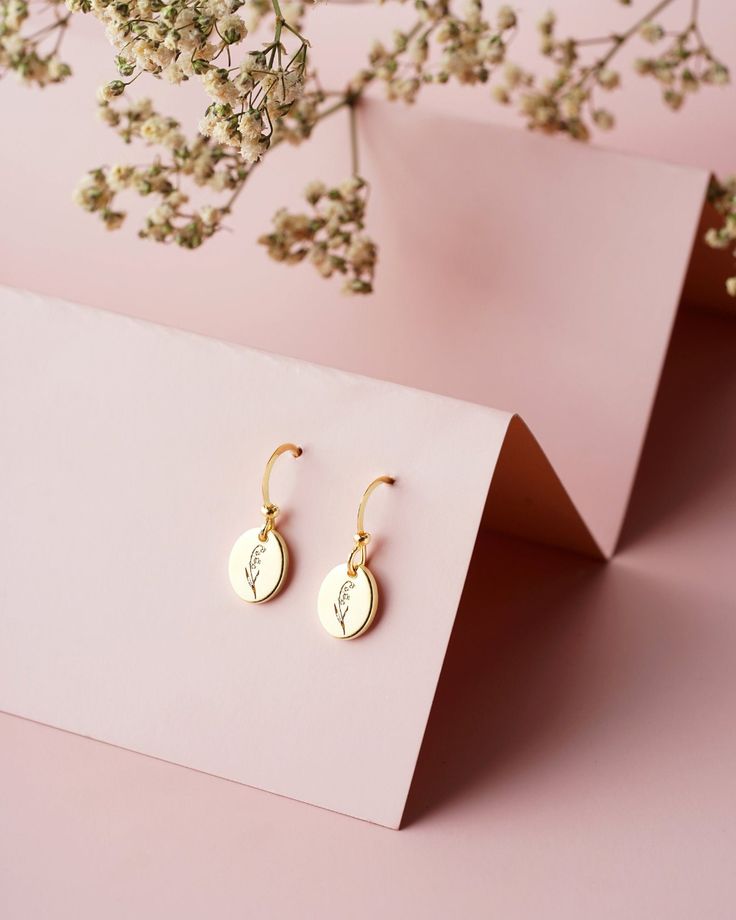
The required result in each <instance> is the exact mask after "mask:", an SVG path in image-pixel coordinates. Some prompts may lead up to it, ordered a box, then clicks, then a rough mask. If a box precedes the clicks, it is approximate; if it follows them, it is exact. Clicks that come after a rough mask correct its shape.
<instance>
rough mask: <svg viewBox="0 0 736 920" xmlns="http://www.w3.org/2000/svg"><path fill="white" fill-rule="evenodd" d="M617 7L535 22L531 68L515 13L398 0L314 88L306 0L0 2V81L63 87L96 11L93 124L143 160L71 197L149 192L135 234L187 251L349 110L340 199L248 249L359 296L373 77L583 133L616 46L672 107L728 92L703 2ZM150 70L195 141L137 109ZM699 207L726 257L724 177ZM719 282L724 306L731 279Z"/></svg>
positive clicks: (106, 207)
mask: <svg viewBox="0 0 736 920" xmlns="http://www.w3.org/2000/svg"><path fill="white" fill-rule="evenodd" d="M618 2H619V3H620V4H621V5H622V6H626V7H629V6H631V7H632V13H631V21H630V23H629V24H628V26H627V27H626V28H625V29H622V30H621V31H620V32H617V33H612V34H609V35H602V36H599V37H592V38H591V37H580V38H575V37H565V36H563V35H561V33H560V30H559V27H558V22H557V17H556V15H555V13H554V12H552V11H549V12H547V13H545V14H544V15H543V16H542V17H541V18H540V20H539V21H538V22H537V25H536V28H537V34H538V41H539V51H540V56H541V62H540V65H541V66H540V67H539V68H535V69H534V70H532V69H529V68H525V67H524V68H523V67H520V66H518V65H517V64H515V63H514V61H513V60H512V59H511V57H510V54H511V51H510V49H511V46H512V42H513V39H514V37H515V35H516V33H517V31H518V30H519V28H520V26H521V23H520V16H521V15H522V11H520V10H519V9H517V8H516V7H514V6H512V5H508V4H502V5H498V6H495V5H494V6H492V7H484V5H483V3H482V0H453V2H450V0H413V2H409V0H407V2H406V5H407V6H408V5H411V6H413V8H414V11H415V20H414V22H413V24H409V25H408V26H407V27H404V28H402V29H400V30H395V31H394V32H393V34H392V35H391V36H390V37H389V38H384V39H382V40H380V41H376V42H374V44H373V45H372V47H371V49H370V52H369V54H368V58H367V60H366V62H365V64H364V66H362V67H361V68H360V69H359V70H358V71H357V72H356V73H355V74H354V75H353V77H352V78H351V79H350V80H349V81H348V84H347V86H346V87H345V89H344V90H342V91H339V92H332V93H328V92H325V91H324V90H323V89H322V87H321V86H320V85H319V83H318V82H317V80H316V75H315V73H314V71H313V69H312V60H311V59H312V50H311V47H310V44H309V41H308V39H307V38H306V37H305V35H304V34H303V33H304V26H303V21H304V19H305V16H306V12H307V9H308V7H309V6H310V5H311V3H305V2H304V3H303V2H301V0H290V2H284V0H171V2H165V0H122V2H117V0H66V8H64V7H63V6H62V4H61V2H60V0H0V76H1V75H3V74H4V73H6V72H8V71H14V72H15V73H16V74H17V75H18V76H19V77H20V78H21V79H22V80H23V81H25V82H26V83H28V84H34V85H38V86H45V85H46V84H48V83H54V82H60V81H61V80H63V79H65V78H66V77H67V76H68V75H69V74H70V72H71V71H70V68H69V67H68V65H67V64H66V63H63V62H62V60H61V58H60V57H59V54H60V47H61V42H62V39H63V37H64V34H65V32H66V30H67V27H68V24H69V22H70V21H71V19H72V18H73V17H74V15H76V14H83V13H86V14H90V15H92V16H94V17H95V18H96V19H98V20H99V21H100V23H101V24H102V25H103V26H104V28H105V32H106V35H107V38H108V40H109V41H110V43H111V44H112V46H113V48H114V64H115V68H116V71H117V73H116V74H111V75H110V76H111V79H109V80H108V81H107V82H106V83H104V84H103V85H102V86H101V87H100V89H99V92H98V101H99V113H100V116H101V117H102V119H103V120H104V121H105V122H106V123H107V124H109V125H110V126H111V127H112V128H114V129H115V130H116V131H117V132H118V133H119V134H120V136H121V138H122V139H123V140H124V141H125V142H127V143H130V142H132V141H136V142H139V143H142V144H143V145H144V146H145V149H148V150H150V151H151V157H150V159H149V161H148V162H147V163H145V162H144V163H143V164H141V163H140V162H139V161H138V160H137V161H136V164H135V165H126V164H118V165H113V166H100V167H97V168H95V169H92V170H91V171H90V172H89V173H88V174H87V175H86V176H85V177H84V178H83V180H82V182H81V183H80V186H79V188H78V190H77V193H76V198H77V201H78V202H79V204H80V205H81V206H82V207H84V208H85V209H87V210H88V211H91V212H93V213H96V214H97V215H98V216H99V217H100V218H101V220H102V221H103V223H104V224H105V226H106V227H108V228H109V229H117V228H118V227H119V226H120V225H121V224H122V222H123V221H124V219H125V211H124V210H123V209H122V208H121V206H120V205H119V204H118V201H119V199H120V197H121V196H122V195H123V193H125V194H134V195H138V196H141V197H143V198H146V199H149V200H150V202H151V208H150V210H149V212H148V215H147V217H146V218H145V220H144V223H143V226H142V227H141V229H140V231H139V234H140V236H141V237H144V238H146V239H149V240H153V241H156V242H163V243H171V242H173V243H176V244H178V245H180V246H183V247H186V248H192V249H193V248H197V247H198V246H200V245H202V243H204V242H205V241H206V240H208V239H211V238H212V237H214V236H215V235H216V234H217V232H218V231H219V230H220V229H222V227H223V226H224V222H225V220H226V218H227V216H228V214H229V213H230V212H231V210H232V208H233V206H234V203H235V201H236V199H237V198H238V196H239V195H240V194H241V192H242V190H243V188H244V186H245V184H246V181H247V179H248V178H249V176H250V174H251V172H252V171H253V169H254V168H255V167H256V166H257V164H258V163H259V162H261V160H262V159H263V157H264V156H265V155H267V153H268V151H269V150H271V149H273V148H274V147H275V146H277V145H278V144H280V143H282V142H284V141H286V142H288V143H290V144H299V143H301V142H303V141H305V140H306V139H308V138H309V137H310V136H311V134H312V132H313V131H314V130H315V128H316V126H317V125H318V124H319V122H320V121H321V120H322V119H323V118H325V117H327V116H328V115H330V114H331V113H333V112H337V111H339V110H340V109H345V108H347V109H349V111H350V113H351V132H350V137H351V141H352V151H353V178H352V179H351V180H349V181H350V182H351V183H352V185H351V188H352V191H351V192H350V193H349V194H348V192H347V191H346V189H347V186H345V187H343V186H340V187H339V188H337V189H325V188H323V187H322V186H320V185H315V186H312V187H311V188H310V190H309V191H308V193H307V202H308V204H309V207H310V212H309V213H307V214H302V213H300V214H293V213H291V212H290V211H288V210H286V209H280V210H279V211H278V212H277V215H276V217H275V218H274V228H273V231H272V232H271V233H268V234H266V235H265V236H263V237H261V242H262V243H263V244H264V245H265V246H266V247H267V249H268V252H269V253H270V254H271V255H272V256H273V257H274V258H277V259H279V261H282V262H285V263H293V262H300V261H304V260H305V259H307V258H308V259H309V261H311V262H312V263H313V264H314V265H315V267H316V268H317V269H318V271H319V272H320V274H322V275H324V276H325V277H329V276H331V275H334V274H338V275H341V276H343V277H344V278H345V280H346V289H347V290H349V291H351V292H355V293H367V292H369V291H371V290H372V289H373V276H374V272H375V264H376V252H377V250H376V246H375V244H374V243H373V242H372V241H371V240H370V239H369V238H368V237H367V236H365V232H364V224H365V211H366V188H367V187H366V185H365V183H364V181H363V180H362V179H360V178H358V174H359V170H358V163H357V159H358V158H357V140H358V133H357V128H356V124H355V112H356V109H357V108H358V106H359V103H360V100H361V98H362V96H363V95H364V93H365V92H366V90H367V88H368V87H369V86H371V85H372V84H377V85H379V86H381V87H382V88H383V90H384V92H385V94H386V95H387V97H388V98H389V99H391V100H397V101H402V102H406V103H412V102H414V101H415V100H416V99H417V97H418V95H419V94H420V92H421V90H422V88H423V87H424V86H426V85H427V84H443V83H450V82H456V83H460V84H464V85H483V84H487V85H488V86H489V92H490V96H491V97H492V98H493V99H495V100H496V101H497V102H500V103H502V104H504V105H509V106H514V107H515V108H516V109H517V111H518V112H519V114H520V116H521V117H522V118H523V119H524V121H525V122H526V124H527V125H528V126H529V127H530V128H532V129H535V130H538V131H542V132H544V133H548V134H565V135H567V136H569V137H571V138H573V139H575V140H583V141H584V140H588V139H589V138H590V137H591V136H592V134H593V133H594V132H595V131H596V130H601V131H608V130H611V129H612V128H613V127H614V126H615V114H614V111H613V107H612V105H611V100H612V99H614V98H615V94H616V92H617V91H618V90H620V88H621V87H622V86H623V84H624V82H625V80H626V75H625V74H624V73H623V72H622V71H621V69H620V67H619V66H618V65H619V60H620V59H619V57H618V55H619V53H620V51H621V50H622V49H623V48H624V47H626V46H628V45H630V44H632V45H633V44H638V46H639V56H638V57H637V59H636V62H635V65H634V74H636V75H639V76H643V77H645V78H646V79H647V81H649V82H655V83H656V84H657V85H658V86H659V87H660V90H661V94H662V99H663V101H664V103H665V105H667V106H668V107H669V108H670V109H672V110H673V111H677V110H678V109H680V108H681V107H682V106H683V105H684V104H685V102H686V100H687V99H688V97H690V96H692V95H693V94H695V93H697V92H698V91H699V90H700V89H701V88H703V87H710V86H719V85H723V84H725V83H727V82H728V80H729V72H728V69H727V67H726V65H725V64H724V63H723V62H722V61H721V60H720V59H719V58H718V57H717V56H716V54H715V53H714V51H713V50H712V49H711V47H710V45H709V44H708V43H707V42H706V40H705V38H704V36H703V34H702V32H701V27H700V23H699V7H700V2H699V0H658V2H652V3H651V4H650V5H649V6H645V5H644V4H637V6H640V7H641V8H638V9H636V11H635V12H634V10H633V7H634V4H633V3H632V0H618ZM670 7H671V8H672V11H673V12H674V10H675V9H676V8H677V9H678V10H679V11H680V12H681V13H682V22H681V25H680V26H679V27H678V28H675V29H672V28H670V27H669V26H666V25H664V24H663V21H662V16H663V14H664V13H665V11H668V12H669V9H668V8H670ZM259 29H260V30H262V34H260V36H259V37H256V32H257V30H259ZM264 37H265V38H266V40H265V41H264V40H263V39H264ZM150 77H154V78H156V79H161V80H165V81H167V82H169V83H171V84H174V85H183V84H188V85H189V86H193V87H195V88H196V90H198V92H199V94H200V97H201V99H202V109H201V114H200V117H199V119H198V125H197V129H198V133H195V132H194V131H193V130H192V128H189V129H187V130H184V128H183V126H182V125H181V124H179V122H178V121H176V120H174V119H172V118H169V117H166V116H164V115H162V114H160V113H159V112H157V111H156V110H155V109H154V107H153V105H152V103H151V102H150V101H148V100H145V99H144V100H138V101H136V100H135V99H130V98H129V96H130V94H131V86H133V85H134V84H135V87H136V88H137V86H138V85H139V84H138V83H137V81H138V80H139V79H141V78H143V79H144V80H146V79H149V78H150ZM711 200H712V201H713V203H714V204H715V206H716V208H717V209H718V211H719V213H720V214H721V217H722V223H721V225H719V226H718V227H716V228H714V229H713V230H711V231H710V232H709V234H708V242H709V243H710V245H714V246H717V247H720V248H729V247H730V246H731V245H733V244H736V204H735V191H734V183H733V180H727V181H724V182H718V181H716V182H715V183H714V186H713V189H712V190H711ZM727 287H728V290H729V292H730V293H732V294H734V296H736V277H733V278H730V279H729V280H728V282H727Z"/></svg>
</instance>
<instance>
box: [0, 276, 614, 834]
mask: <svg viewBox="0 0 736 920" xmlns="http://www.w3.org/2000/svg"><path fill="white" fill-rule="evenodd" d="M287 440H290V441H295V442H297V443H299V444H301V445H302V446H303V448H304V453H303V455H302V457H301V458H299V460H298V461H294V460H292V461H290V462H286V461H281V462H280V463H279V465H278V466H277V467H276V468H275V469H274V471H273V475H272V480H271V491H272V495H273V497H274V499H275V500H276V501H277V502H278V504H279V505H280V506H281V507H282V508H283V514H282V517H281V518H280V521H279V529H280V530H281V532H282V533H283V535H284V536H285V538H286V539H287V541H288V544H289V546H290V547H291V556H292V571H291V577H290V579H289V582H288V584H287V587H286V588H285V589H284V590H283V591H282V592H281V593H280V594H279V595H278V596H277V597H275V598H274V599H273V600H272V601H270V602H269V603H268V604H264V605H260V606H255V605H247V604H245V603H244V602H243V601H242V600H241V599H240V598H239V597H238V596H236V594H235V593H234V592H233V590H232V588H231V586H230V583H229V580H228V556H229V553H230V548H231V546H232V544H233V542H234V541H235V539H236V537H238V535H239V534H240V533H241V532H243V531H244V530H246V529H247V528H250V527H254V526H259V524H260V523H261V517H260V481H261V474H262V472H263V467H264V464H265V461H266V459H267V458H268V456H269V454H270V453H271V451H272V450H273V449H274V447H276V446H277V445H278V444H280V443H281V442H283V441H287ZM0 456H1V457H2V474H1V475H0V507H2V509H3V514H2V522H1V524H0V599H1V603H0V708H2V709H3V710H5V711H8V712H12V713H15V714H17V715H21V716H25V717H27V718H31V719H35V720H38V721H41V722H46V723H49V724H51V725H55V726H58V727H60V728H65V729H68V730H70V731H74V732H78V733H80V734H82V735H88V736H91V737H93V738H97V739H100V740H103V741H108V742H111V743H113V744H118V745H122V746H124V747H127V748H131V749H132V750H135V751H140V752H142V753H145V754H150V755H153V756H156V757H162V758H165V759H167V760H171V761H174V762H176V763H179V764H183V765H186V766H189V767H193V768H196V769H198V770H204V771H207V772H210V773H214V774H217V775H220V776H224V777H228V778H230V779H234V780H237V781H239V782H244V783H248V784H250V785H254V786H258V787H260V788H263V789H267V790H271V791H273V792H278V793H281V794H283V795H288V796H291V797H293V798H297V799H301V800H303V801H305V802H311V803H314V804H317V805H322V806H325V807H327V808H331V809H335V810H337V811H342V812H345V813H346V814H350V815H354V816H357V817H361V818H367V819H369V820H371V821H375V822H378V823H382V824H386V825H389V826H392V827H396V826H398V824H399V822H400V819H401V815H402V811H403V807H404V803H405V800H406V796H407V793H408V789H409V785H410V782H411V778H412V774H413V771H414V765H415V762H416V758H417V754H418V751H419V746H420V743H421V740H422V735H423V732H424V727H425V724H426V720H427V717H428V715H429V709H430V706H431V703H432V698H433V695H434V690H435V686H436V683H437V680H438V677H439V672H440V668H441V666H442V662H443V659H444V655H445V649H446V646H447V642H448V639H449V636H450V632H451V630H452V625H453V621H454V618H455V612H456V610H457V606H458V602H459V600H460V594H461V592H462V589H463V583H464V580H465V575H466V572H467V569H468V564H469V561H470V557H471V553H472V550H473V546H474V543H475V540H476V534H477V531H478V527H479V524H480V521H481V515H482V514H483V510H484V506H485V503H486V496H487V494H488V491H489V486H490V484H491V480H492V478H493V487H492V488H491V501H490V502H489V512H490V513H491V515H492V516H493V515H495V519H496V520H495V523H496V525H497V526H501V527H503V528H505V529H509V530H511V531H514V532H518V533H522V534H526V535H528V536H533V537H538V538H542V539H548V540H551V541H552V542H557V543H559V544H560V545H566V546H570V547H572V548H576V549H580V550H583V551H587V552H592V553H595V552H597V548H596V547H595V544H594V543H593V541H592V539H591V538H590V536H589V534H588V532H587V529H586V527H585V525H584V524H583V523H582V521H581V519H580V518H579V516H578V515H577V513H576V512H575V510H574V508H573V507H572V505H571V503H570V501H569V499H568V498H567V496H566V494H565V492H564V490H563V489H562V487H561V485H560V483H559V481H558V480H557V478H556V476H555V475H554V473H553V472H552V471H551V469H550V468H549V465H548V464H547V462H546V461H545V459H544V457H543V455H542V454H541V452H540V451H539V448H538V447H537V446H536V444H535V442H534V441H533V439H532V438H531V436H530V435H529V434H528V432H527V431H526V429H525V427H524V426H523V424H522V423H521V422H520V421H519V420H518V419H514V418H513V417H512V416H511V415H510V414H509V413H508V412H503V411H498V410H495V409H489V408H485V407H482V406H477V405H471V404H469V403H464V402H460V401H458V400H454V399H449V398H446V397H441V396H435V395H432V394H428V393H423V392H420V391H418V390H412V389H408V388H405V387H401V386H398V385H396V384H391V383H384V382H381V381H377V380H369V379H367V378H364V377H357V376H354V375H350V374H345V373H343V372H339V371H334V370H329V369H325V368H323V367H317V366H315V365H310V364H306V363H304V362H301V361H296V360H290V359H286V358H280V357H276V356H274V355H269V354H265V353H262V352H257V351H253V350H251V349H246V348H243V347H241V346H234V345H228V344H224V343H222V342H217V341H214V340H211V339H205V338H201V337H199V336H195V335H192V334H189V333H184V332H178V331H173V330H169V329H165V328H162V327H159V326H155V325H152V324H148V323H143V322H141V321H137V320H131V319H127V318H123V317H118V316H115V315H113V314H110V313H105V312H102V311H97V310H93V309H89V308H82V307H76V306H72V305H69V304H64V303H62V302H60V301H53V300H49V299H45V298H39V297H36V296H33V295H29V294H24V293H21V292H17V291H12V290H10V289H7V288H5V289H0ZM499 456H500V459H499ZM494 471H495V475H494ZM381 474H391V475H393V476H396V477H397V482H396V484H395V485H394V486H393V487H392V488H391V490H389V489H388V488H384V490H383V491H382V492H377V493H376V495H375V496H374V497H373V498H372V499H371V503H370V505H369V507H368V509H367V523H368V526H369V529H370V530H371V531H372V532H373V534H374V540H373V541H372V542H371V544H370V556H369V564H370V568H371V569H372V571H373V573H374V574H375V576H376V578H377V579H378V582H379V585H380V592H381V610H380V613H379V617H378V619H377V622H376V624H375V625H374V627H373V628H372V629H371V630H370V631H369V632H368V633H366V634H365V635H364V636H362V637H360V638H358V639H356V640H355V641H353V642H347V643H346V642H342V641H339V640H337V639H333V638H332V637H331V636H329V635H328V634H327V633H326V632H325V631H324V630H323V629H322V627H321V625H320V622H319V620H318V617H317V594H318V590H319V587H320V583H321V581H322V578H323V577H324V575H326V574H327V572H328V571H329V570H330V569H331V568H332V567H333V566H335V565H336V564H338V563H340V562H344V561H345V560H346V559H347V556H348V553H349V551H350V549H351V547H352V541H353V531H354V528H355V513H356V510H357V505H358V501H359V499H360V496H361V494H362V492H363V489H364V488H365V486H366V485H368V483H369V482H370V481H371V480H372V479H373V478H375V477H376V476H377V475H381ZM490 590H492V586H489V591H490Z"/></svg>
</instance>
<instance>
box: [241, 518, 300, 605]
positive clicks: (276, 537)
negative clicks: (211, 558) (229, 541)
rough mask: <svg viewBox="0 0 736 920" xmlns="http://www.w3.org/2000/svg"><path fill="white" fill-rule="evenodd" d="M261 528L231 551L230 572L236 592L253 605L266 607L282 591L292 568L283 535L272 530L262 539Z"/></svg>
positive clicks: (242, 538)
mask: <svg viewBox="0 0 736 920" xmlns="http://www.w3.org/2000/svg"><path fill="white" fill-rule="evenodd" d="M260 533H261V528H260V527H254V528H253V529H252V530H246V532H245V533H244V534H241V536H239V537H238V539H237V540H236V541H235V545H234V546H233V548H232V550H231V551H230V561H229V562H228V572H229V575H230V584H231V585H232V586H233V591H235V593H236V594H237V595H238V597H240V598H242V599H243V600H244V601H247V602H248V603H249V604H262V603H263V601H267V600H269V599H270V598H272V597H274V596H275V595H276V594H278V592H279V591H280V590H281V587H282V585H283V584H284V581H285V580H286V572H287V570H288V567H289V551H288V550H287V548H286V543H285V542H284V538H283V537H282V536H281V534H280V533H279V532H278V531H276V530H270V531H269V532H268V534H267V535H266V539H265V540H260V539H259V534H260Z"/></svg>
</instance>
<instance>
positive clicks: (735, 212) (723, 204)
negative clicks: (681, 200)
mask: <svg viewBox="0 0 736 920" xmlns="http://www.w3.org/2000/svg"><path fill="white" fill-rule="evenodd" d="M708 201H709V202H710V203H711V204H712V205H713V207H714V208H715V209H716V211H717V212H718V213H719V214H720V215H721V217H722V218H723V220H722V223H721V224H720V226H718V227H711V228H710V229H709V230H708V231H707V233H706V234H705V241H706V243H707V244H708V245H709V246H712V247H713V248H714V249H728V248H729V247H731V246H733V247H734V249H733V250H732V252H733V255H734V257H736V176H729V177H728V178H727V179H723V180H719V179H716V178H713V179H711V183H710V187H709V189H708ZM726 290H727V291H728V293H729V294H730V295H731V297H736V275H732V276H731V277H730V278H727V279H726Z"/></svg>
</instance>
